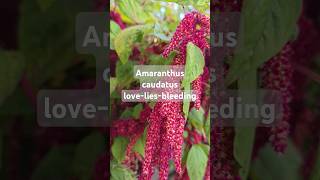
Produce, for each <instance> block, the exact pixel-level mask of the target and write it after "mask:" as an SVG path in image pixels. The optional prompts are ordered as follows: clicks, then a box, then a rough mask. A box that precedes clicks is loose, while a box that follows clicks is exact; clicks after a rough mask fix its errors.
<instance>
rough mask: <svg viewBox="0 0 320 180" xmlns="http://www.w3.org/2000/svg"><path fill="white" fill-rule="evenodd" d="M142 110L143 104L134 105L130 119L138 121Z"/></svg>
mask: <svg viewBox="0 0 320 180" xmlns="http://www.w3.org/2000/svg"><path fill="white" fill-rule="evenodd" d="M142 110H143V104H141V103H139V104H137V105H135V106H134V107H133V109H132V117H133V118H135V119H139V117H140V112H141V111H142Z"/></svg>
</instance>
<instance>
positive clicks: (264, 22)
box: [226, 0, 301, 85]
mask: <svg viewBox="0 0 320 180" xmlns="http://www.w3.org/2000/svg"><path fill="white" fill-rule="evenodd" d="M288 4H290V6H288ZM300 10H301V0H277V1H273V0H271V1H270V0H260V1H256V0H246V1H244V4H243V9H242V14H241V25H240V36H239V41H238V46H237V49H236V52H235V54H234V56H233V59H232V61H231V67H230V70H229V73H228V76H227V79H226V83H227V84H228V85H230V84H231V83H232V82H233V81H235V80H237V79H238V78H239V77H241V76H242V75H243V74H245V73H247V72H248V71H251V70H253V69H257V68H258V67H259V66H261V65H262V64H263V63H264V62H266V61H267V60H269V59H270V58H271V57H273V56H274V55H276V54H277V53H278V52H279V51H280V50H281V49H282V47H283V46H284V45H285V44H286V43H287V42H288V41H289V40H290V39H291V38H292V37H293V36H294V34H295V31H296V23H297V20H298V18H299V16H300Z"/></svg>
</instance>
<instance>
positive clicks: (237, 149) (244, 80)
mask: <svg viewBox="0 0 320 180" xmlns="http://www.w3.org/2000/svg"><path fill="white" fill-rule="evenodd" d="M238 87H239V90H238V91H239V96H240V97H241V98H242V104H256V97H257V95H256V91H255V90H256V88H257V71H256V70H253V71H251V72H248V73H247V74H245V75H243V76H242V77H241V78H240V79H239V81H238ZM248 91H249V92H250V93H248ZM250 120H251V119H250V117H249V118H246V117H239V118H237V119H236V120H235V137H234V142H233V146H234V150H233V153H234V157H235V159H236V160H237V162H238V163H239V165H240V170H239V175H240V176H241V179H247V176H248V173H249V171H250V164H251V157H252V149H253V143H254V138H255V130H256V125H255V124H252V125H251V126H243V125H241V124H240V123H244V122H248V121H250ZM252 122H255V121H252Z"/></svg>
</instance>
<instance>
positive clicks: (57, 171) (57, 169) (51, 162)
mask: <svg viewBox="0 0 320 180" xmlns="http://www.w3.org/2000/svg"><path fill="white" fill-rule="evenodd" d="M73 150H74V147H72V146H63V147H53V148H52V149H51V150H50V151H49V152H48V153H47V155H45V157H44V158H43V159H42V160H41V161H40V163H39V165H38V167H37V168H36V169H35V171H34V172H33V174H32V178H31V179H32V180H44V179H46V180H57V179H59V180H68V179H70V177H71V175H72V173H71V167H72V157H73Z"/></svg>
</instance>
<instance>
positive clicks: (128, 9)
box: [118, 0, 152, 24]
mask: <svg viewBox="0 0 320 180" xmlns="http://www.w3.org/2000/svg"><path fill="white" fill-rule="evenodd" d="M118 6H119V10H120V13H121V14H122V15H123V16H125V17H126V19H130V20H132V21H133V22H135V23H138V24H144V23H145V22H146V21H151V20H152V17H151V15H150V14H148V13H146V11H145V10H144V9H143V7H144V6H142V5H141V4H140V3H139V2H138V0H120V1H119V2H118Z"/></svg>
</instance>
